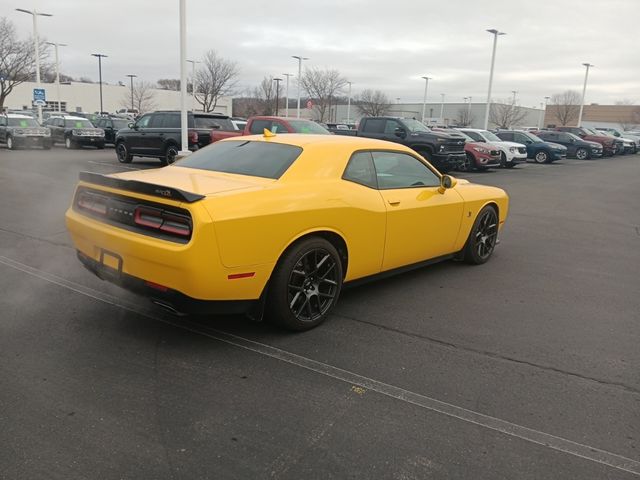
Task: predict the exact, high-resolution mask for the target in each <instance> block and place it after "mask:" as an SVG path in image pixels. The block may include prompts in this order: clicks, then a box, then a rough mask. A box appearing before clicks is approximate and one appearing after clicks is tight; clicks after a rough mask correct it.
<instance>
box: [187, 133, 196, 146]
mask: <svg viewBox="0 0 640 480" xmlns="http://www.w3.org/2000/svg"><path fill="white" fill-rule="evenodd" d="M187 135H188V137H189V143H198V132H196V131H195V130H189V131H188V134H187Z"/></svg>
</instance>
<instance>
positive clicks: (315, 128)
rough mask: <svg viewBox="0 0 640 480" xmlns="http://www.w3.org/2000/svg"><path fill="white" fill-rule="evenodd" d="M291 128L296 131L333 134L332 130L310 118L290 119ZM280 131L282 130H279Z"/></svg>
mask: <svg viewBox="0 0 640 480" xmlns="http://www.w3.org/2000/svg"><path fill="white" fill-rule="evenodd" d="M289 124H290V125H291V128H293V130H294V132H296V133H315V134H320V135H331V132H330V131H329V130H327V129H326V128H324V127H323V126H321V125H318V124H317V123H315V122H310V121H308V120H289ZM278 133H280V132H278Z"/></svg>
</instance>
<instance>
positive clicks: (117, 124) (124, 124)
mask: <svg viewBox="0 0 640 480" xmlns="http://www.w3.org/2000/svg"><path fill="white" fill-rule="evenodd" d="M128 126H129V122H127V121H126V120H113V128H115V129H116V130H120V129H121V128H127V127H128Z"/></svg>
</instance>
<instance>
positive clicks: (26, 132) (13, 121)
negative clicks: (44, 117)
mask: <svg viewBox="0 0 640 480" xmlns="http://www.w3.org/2000/svg"><path fill="white" fill-rule="evenodd" d="M0 142H1V143H6V144H7V148H8V149H9V150H13V149H15V148H18V147H36V146H38V147H42V148H44V149H45V150H49V149H50V148H51V131H50V130H49V129H48V128H46V127H41V126H40V125H39V124H38V121H37V120H36V119H35V118H33V117H30V116H28V115H12V114H8V115H0Z"/></svg>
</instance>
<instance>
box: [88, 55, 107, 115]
mask: <svg viewBox="0 0 640 480" xmlns="http://www.w3.org/2000/svg"><path fill="white" fill-rule="evenodd" d="M91 55H92V56H93V57H98V77H99V79H100V115H102V110H103V109H102V59H103V58H106V55H103V54H102V53H92V54H91Z"/></svg>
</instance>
